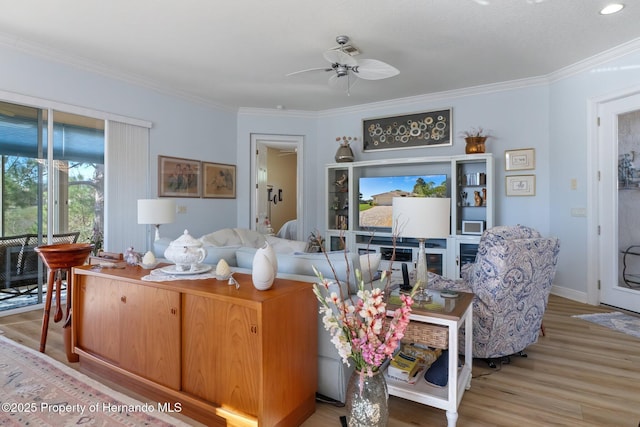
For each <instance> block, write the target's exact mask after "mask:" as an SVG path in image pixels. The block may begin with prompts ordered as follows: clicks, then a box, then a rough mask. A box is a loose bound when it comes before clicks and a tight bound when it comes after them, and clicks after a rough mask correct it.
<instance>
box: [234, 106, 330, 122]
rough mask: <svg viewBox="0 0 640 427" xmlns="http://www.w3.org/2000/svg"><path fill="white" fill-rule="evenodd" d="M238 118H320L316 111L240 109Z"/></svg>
mask: <svg viewBox="0 0 640 427" xmlns="http://www.w3.org/2000/svg"><path fill="white" fill-rule="evenodd" d="M238 116H253V117H255V116H261V117H291V118H294V117H295V118H302V119H315V118H317V117H318V113H317V112H316V111H307V110H287V109H277V108H253V107H240V108H239V109H238Z"/></svg>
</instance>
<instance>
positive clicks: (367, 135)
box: [362, 108, 453, 152]
mask: <svg viewBox="0 0 640 427" xmlns="http://www.w3.org/2000/svg"><path fill="white" fill-rule="evenodd" d="M451 120H452V114H451V108H448V109H446V110H437V111H427V112H423V113H414V114H406V115H402V116H392V117H375V118H371V119H364V120H363V121H362V149H363V151H365V152H367V151H382V150H397V149H403V148H420V147H443V146H447V145H452V144H453V138H452V125H451Z"/></svg>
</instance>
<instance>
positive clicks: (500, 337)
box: [428, 225, 560, 367]
mask: <svg viewBox="0 0 640 427" xmlns="http://www.w3.org/2000/svg"><path fill="white" fill-rule="evenodd" d="M559 251H560V243H559V241H558V239H557V238H555V237H546V238H545V237H542V236H541V235H540V233H539V232H538V231H536V230H534V229H532V228H529V227H525V226H521V225H517V226H498V227H493V228H491V229H489V230H486V231H485V232H484V234H483V235H482V237H481V239H480V243H479V245H478V253H477V255H476V259H475V262H474V263H471V264H467V265H465V266H464V268H463V269H462V272H461V276H462V279H461V280H457V281H453V280H449V279H445V278H443V277H442V276H439V275H436V274H432V273H430V274H429V278H428V281H429V283H428V287H429V289H438V290H442V289H452V290H460V291H467V292H473V293H474V294H475V297H474V299H473V357H475V358H485V359H488V362H489V365H490V366H492V367H495V363H494V361H493V360H492V359H496V358H504V357H507V358H508V357H509V356H510V355H513V354H520V355H521V356H526V354H524V353H523V350H524V349H525V348H526V347H527V346H529V345H530V344H533V343H535V342H536V341H537V340H538V334H539V332H540V328H541V325H542V316H543V315H544V312H545V310H546V307H547V302H548V300H549V292H550V290H551V284H552V282H553V278H554V276H555V272H556V264H557V262H558V254H559ZM460 345H461V346H463V345H464V341H463V340H461V341H460ZM461 351H463V350H461Z"/></svg>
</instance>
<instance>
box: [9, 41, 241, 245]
mask: <svg viewBox="0 0 640 427" xmlns="http://www.w3.org/2000/svg"><path fill="white" fill-rule="evenodd" d="M0 57H1V58H2V67H1V71H0V75H1V77H2V78H0V90H4V91H7V92H12V93H17V94H20V95H28V96H32V97H37V98H41V99H47V100H52V101H57V102H60V103H65V104H70V105H74V106H79V107H83V108H88V109H92V110H98V111H103V112H108V113H112V114H118V115H121V116H127V117H132V118H138V119H143V120H147V121H150V122H152V123H153V127H152V128H151V132H150V146H151V150H150V166H151V169H150V171H149V172H150V177H151V180H150V181H151V188H150V190H149V191H150V192H149V195H150V196H151V197H155V196H156V195H157V165H158V161H157V156H158V155H159V154H162V155H167V156H176V157H184V158H189V159H197V160H206V161H211V162H220V163H235V162H236V147H235V146H234V144H233V142H234V141H235V140H236V113H235V112H232V111H228V110H225V109H222V108H219V107H216V106H211V105H205V104H203V103H199V102H195V101H188V100H185V99H184V98H180V97H177V96H170V95H166V94H163V93H160V92H157V91H154V90H151V89H148V88H144V87H141V86H136V85H133V84H128V83H124V82H122V81H119V80H115V79H112V78H107V77H105V76H103V75H100V74H96V73H93V72H88V71H85V70H80V69H78V68H74V67H72V66H68V65H64V64H61V63H58V62H54V61H50V60H46V59H42V58H39V57H36V56H33V55H29V54H27V53H24V52H20V51H15V50H13V49H10V48H8V47H6V46H3V45H0ZM177 203H178V205H182V206H186V208H187V213H186V214H183V215H178V216H177V219H176V222H175V223H174V224H167V225H163V226H162V227H161V233H162V234H163V235H165V236H168V237H177V236H178V235H180V234H181V232H182V231H183V230H184V229H185V228H189V231H190V232H191V233H192V234H193V235H198V236H199V235H201V234H204V233H207V232H210V231H212V230H215V229H218V228H222V227H230V226H235V225H236V221H235V217H236V207H237V204H236V201H235V200H229V199H188V198H180V199H177ZM122 208H123V209H136V207H135V206H123V207H122ZM141 227H143V226H141ZM116 249H118V248H113V249H111V250H116ZM120 249H121V250H123V251H124V250H125V249H126V248H120Z"/></svg>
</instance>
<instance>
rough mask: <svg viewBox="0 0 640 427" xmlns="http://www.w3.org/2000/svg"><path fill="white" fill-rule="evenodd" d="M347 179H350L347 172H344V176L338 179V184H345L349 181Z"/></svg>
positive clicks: (340, 185) (339, 185)
mask: <svg viewBox="0 0 640 427" xmlns="http://www.w3.org/2000/svg"><path fill="white" fill-rule="evenodd" d="M347 179H348V177H347V174H346V173H343V174H342V176H341V177H340V178H338V179H337V180H336V185H337V186H338V187H342V186H344V185H345V184H346V183H347Z"/></svg>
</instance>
